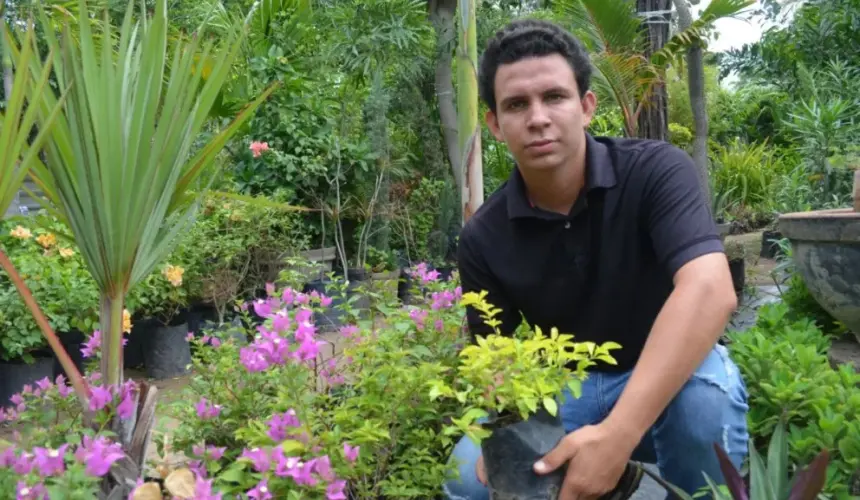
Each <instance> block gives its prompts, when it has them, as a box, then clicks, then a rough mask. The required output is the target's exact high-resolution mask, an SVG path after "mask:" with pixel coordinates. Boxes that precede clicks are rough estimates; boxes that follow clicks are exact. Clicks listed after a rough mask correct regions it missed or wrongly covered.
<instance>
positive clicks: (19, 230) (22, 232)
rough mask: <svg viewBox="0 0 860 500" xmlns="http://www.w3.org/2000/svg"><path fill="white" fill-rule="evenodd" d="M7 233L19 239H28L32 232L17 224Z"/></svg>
mask: <svg viewBox="0 0 860 500" xmlns="http://www.w3.org/2000/svg"><path fill="white" fill-rule="evenodd" d="M9 234H11V235H12V236H14V237H15V238H18V239H21V240H29V239H30V238H31V237H32V236H33V233H31V232H30V230H29V229H27V228H26V227H24V226H17V227H16V228H15V229H13V230H11V231H9Z"/></svg>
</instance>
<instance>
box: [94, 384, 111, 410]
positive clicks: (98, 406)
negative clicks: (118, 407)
mask: <svg viewBox="0 0 860 500" xmlns="http://www.w3.org/2000/svg"><path fill="white" fill-rule="evenodd" d="M90 393H91V394H90V410H91V411H99V410H102V409H104V407H105V406H107V405H108V403H110V402H111V401H113V394H111V392H110V389H107V388H105V387H102V386H92V387H90Z"/></svg>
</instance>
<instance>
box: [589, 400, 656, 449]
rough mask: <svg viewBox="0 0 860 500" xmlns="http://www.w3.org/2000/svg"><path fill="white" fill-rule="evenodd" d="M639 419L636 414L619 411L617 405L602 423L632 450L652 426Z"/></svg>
mask: <svg viewBox="0 0 860 500" xmlns="http://www.w3.org/2000/svg"><path fill="white" fill-rule="evenodd" d="M638 420H639V419H637V418H636V417H635V416H632V415H624V414H623V413H621V412H619V411H618V407H617V406H616V407H615V409H613V410H612V411H611V412H609V415H607V417H606V418H605V419H604V420H603V422H602V423H601V425H602V426H604V427H605V428H606V430H607V431H608V432H609V433H610V434H611V435H612V436H613V437H615V438H616V439H617V440H618V441H620V442H623V443H627V444H628V445H629V447H630V451H631V452H632V451H633V450H634V449H635V448H636V447H637V446H638V445H639V443H640V442H641V441H642V438H643V437H645V433H646V432H648V429H650V428H651V426H650V425H646V424H644V423H642V422H639V421H638Z"/></svg>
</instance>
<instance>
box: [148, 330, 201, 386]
mask: <svg viewBox="0 0 860 500" xmlns="http://www.w3.org/2000/svg"><path fill="white" fill-rule="evenodd" d="M150 335H151V336H150V337H149V338H148V339H147V340H146V344H145V348H144V350H143V358H144V362H145V364H146V376H147V377H150V378H153V379H155V380H164V379H168V378H173V377H179V376H181V375H186V374H188V372H189V365H190V364H191V347H190V346H189V344H188V340H187V339H186V337H187V336H188V323H179V324H178V325H177V324H169V325H158V326H157V327H155V328H153V329H152V330H151V331H150Z"/></svg>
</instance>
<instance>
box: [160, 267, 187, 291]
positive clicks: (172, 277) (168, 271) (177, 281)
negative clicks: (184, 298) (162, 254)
mask: <svg viewBox="0 0 860 500" xmlns="http://www.w3.org/2000/svg"><path fill="white" fill-rule="evenodd" d="M184 273H185V269H183V268H181V267H179V266H174V265H172V264H168V265H167V266H165V267H164V269H162V270H161V274H163V275H164V277H165V278H167V280H168V281H170V283H171V284H172V285H173V286H180V285H181V284H182V275H183V274H184Z"/></svg>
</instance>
